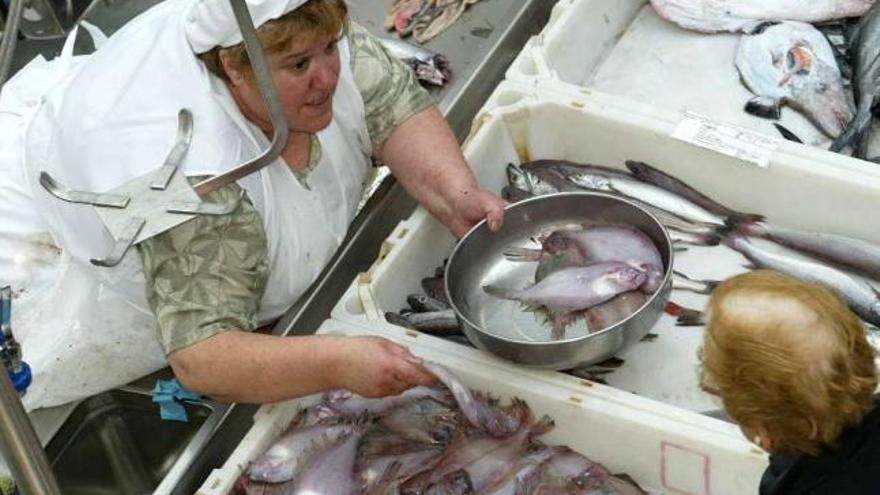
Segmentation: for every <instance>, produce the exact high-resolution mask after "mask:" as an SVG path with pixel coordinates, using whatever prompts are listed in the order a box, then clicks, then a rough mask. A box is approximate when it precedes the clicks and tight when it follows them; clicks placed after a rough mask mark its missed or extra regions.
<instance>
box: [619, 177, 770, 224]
mask: <svg viewBox="0 0 880 495" xmlns="http://www.w3.org/2000/svg"><path fill="white" fill-rule="evenodd" d="M626 168H628V169H629V170H630V171H631V172H632V173H633V175H634V176H635V177H636V178H637V179H638V180H640V181H643V182H647V183H649V184H653V185H655V186H657V187H659V188H661V189H664V190H666V191H668V192H670V193H672V194H673V195H675V196H678V197H681V198H684V199H685V200H686V201H688V202H689V203H691V204H693V205H696V206H697V207H699V208H702V209H704V210H706V211H708V212H711V213H714V214H715V215H718V216H719V217H723V218H727V219H730V220H731V221H733V222H741V221H746V220H761V219H762V218H763V217H762V216H761V215H755V214H752V213H742V212H740V211H737V210H733V209H731V208H728V207H726V206H724V205H722V204H721V203H719V202H717V201H715V200H714V199H712V198H710V197H708V196H706V195H705V194H703V193H701V192H700V191H698V190H697V189H696V188H694V187H692V186H690V185H689V184H687V183H686V182H684V181H682V180H680V179H678V178H677V177H674V176H672V175H670V174H667V173H666V172H664V171H662V170H660V169H659V168H657V167H653V166H651V165H649V164H647V163H645V162H639V161H635V160H627V161H626ZM682 216H683V217H684V218H689V217H688V216H687V215H682ZM706 223H709V224H712V225H717V222H716V221H708V222H706ZM680 230H687V229H680Z"/></svg>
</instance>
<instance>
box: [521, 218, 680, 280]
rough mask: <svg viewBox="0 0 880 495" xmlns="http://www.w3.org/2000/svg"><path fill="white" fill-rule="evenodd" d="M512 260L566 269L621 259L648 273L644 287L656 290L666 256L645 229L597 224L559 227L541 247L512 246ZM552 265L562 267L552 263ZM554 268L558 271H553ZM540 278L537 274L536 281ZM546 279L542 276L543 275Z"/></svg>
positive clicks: (661, 276) (661, 278)
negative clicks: (540, 263) (529, 248)
mask: <svg viewBox="0 0 880 495" xmlns="http://www.w3.org/2000/svg"><path fill="white" fill-rule="evenodd" d="M504 255H505V257H506V258H507V259H509V260H511V261H534V260H543V259H547V258H548V257H549V259H550V260H551V261H552V262H553V263H554V264H557V263H558V264H561V265H563V266H562V267H563V268H567V267H569V266H586V265H590V264H595V263H604V262H612V261H619V262H622V263H626V264H628V265H630V266H631V267H633V268H636V269H638V270H641V271H642V272H644V273H645V275H646V280H645V285H644V287H643V290H644V291H645V292H647V293H653V292H654V291H656V290H657V289H658V288H659V287H660V284H661V283H662V282H663V259H662V258H661V257H660V252H659V251H657V246H656V245H654V241H652V240H651V238H650V237H648V236H647V235H645V233H644V232H642V231H640V230H638V229H636V228H633V227H629V226H625V225H596V226H589V227H585V228H583V229H582V230H574V229H559V230H556V231H554V232H552V233H551V234H550V235H549V236H547V238H546V239H544V241H543V242H542V243H541V250H528V249H522V248H509V249H506V250H505V251H504ZM552 268H559V267H558V266H553V267H552ZM554 271H555V270H554ZM538 278H539V277H537V276H536V280H537V281H538V282H540V280H538ZM540 278H541V279H542V280H543V278H544V277H543V276H542V277H540Z"/></svg>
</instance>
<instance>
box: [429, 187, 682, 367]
mask: <svg viewBox="0 0 880 495" xmlns="http://www.w3.org/2000/svg"><path fill="white" fill-rule="evenodd" d="M584 223H590V224H591V223H598V224H624V225H629V226H632V227H635V228H638V229H640V230H641V231H642V232H644V233H645V234H646V235H647V236H648V237H650V238H651V239H652V240H653V241H654V244H655V245H656V246H657V250H658V251H659V252H660V256H661V257H662V259H663V264H664V268H665V269H664V276H663V283H662V285H661V287H660V288H659V289H658V290H657V291H656V292H654V294H652V295H651V296H650V297H649V298H648V300H647V301H646V302H645V304H644V306H642V307H641V308H640V309H639V310H637V311H636V312H635V313H633V314H632V315H630V316H629V317H628V318H626V319H624V320H623V321H620V322H618V323H617V324H615V325H612V326H610V327H607V328H605V329H604V330H600V331H598V332H595V333H589V331H588V330H587V328H586V324H585V323H584V321H583V320H580V321H578V322H576V323H573V324H571V325H570V326H569V327H568V329H567V330H566V333H565V338H564V339H562V340H551V337H550V324H549V323H548V322H545V321H542V319H541V316H539V314H538V313H535V312H532V311H528V310H526V309H525V308H524V307H523V306H522V305H521V304H519V303H518V302H516V301H508V300H505V299H499V298H497V297H494V296H491V295H489V294H487V293H486V292H485V291H484V290H483V286H484V285H488V284H492V285H496V286H500V287H512V288H522V287H526V286H528V285H530V284H531V283H533V281H534V275H535V267H536V264H535V263H534V262H532V263H528V262H512V261H508V260H507V259H506V258H505V257H504V255H503V254H502V253H503V251H504V250H505V249H507V248H509V247H511V246H521V247H531V248H540V246H539V245H537V244H536V243H535V242H534V241H533V240H532V238H535V237H538V236H540V235H542V234H547V233H549V232H550V231H552V230H554V229H557V228H560V227H564V226H566V225H572V224H584ZM672 259H673V247H672V241H671V240H670V238H669V235H668V233H667V232H666V229H665V228H664V227H663V225H662V224H661V223H660V222H659V221H658V220H657V219H656V218H655V217H654V216H653V215H651V214H650V213H648V212H647V211H645V210H644V209H643V208H641V207H640V206H638V205H636V204H635V203H633V202H631V201H627V200H626V199H623V198H620V197H617V196H612V195H609V194H602V193H593V192H574V193H562V194H553V195H548V196H538V197H535V198H531V199H527V200H525V201H522V202H519V203H516V204H513V205H510V206H508V207H507V209H506V210H505V213H504V226H503V227H502V228H501V231H499V232H491V231H490V230H489V227H488V225H487V224H486V222H485V220H484V221H483V222H481V223H479V224H478V225H477V226H475V227H474V228H473V229H471V231H470V232H468V233H467V235H465V236H464V238H462V239H461V241H459V243H458V245H457V246H456V247H455V250H454V251H453V252H452V256H451V257H450V258H449V261H448V263H447V265H446V294H447V297H448V298H449V301H450V302H451V304H452V308H453V310H455V313H456V315H457V316H458V319H459V321H460V322H461V326H462V329H463V330H464V333H465V335H467V337H468V339H469V340H470V341H471V342H472V343H473V344H474V345H475V346H477V347H478V348H480V349H482V350H484V351H488V352H491V353H493V354H496V355H498V356H500V357H502V358H505V359H509V360H511V361H515V362H517V363H521V364H523V365H526V366H529V367H535V368H545V369H556V370H562V369H571V368H577V367H580V366H586V365H589V364H593V363H597V362H600V361H603V360H605V359H608V358H610V357H611V356H613V355H614V354H616V353H618V352H620V351H621V350H623V349H624V348H626V347H628V346H630V345H632V344H635V343H636V342H638V341H639V340H641V339H642V338H643V337H644V336H645V335H646V334H647V333H648V332H649V330H650V329H651V327H653V326H654V324H655V323H656V322H657V320H658V319H659V318H660V315H661V314H662V313H663V309H664V307H665V306H666V303H667V301H668V300H669V293H670V292H671V291H672Z"/></svg>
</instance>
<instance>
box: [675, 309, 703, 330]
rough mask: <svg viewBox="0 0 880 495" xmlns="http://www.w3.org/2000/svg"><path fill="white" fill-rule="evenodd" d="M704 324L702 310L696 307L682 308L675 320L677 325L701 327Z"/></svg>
mask: <svg viewBox="0 0 880 495" xmlns="http://www.w3.org/2000/svg"><path fill="white" fill-rule="evenodd" d="M705 324H706V320H705V318H704V315H703V312H702V311H698V310H696V309H687V308H683V310H682V312H681V314H680V315H678V318H677V319H676V321H675V326H678V327H701V326H703V325H705Z"/></svg>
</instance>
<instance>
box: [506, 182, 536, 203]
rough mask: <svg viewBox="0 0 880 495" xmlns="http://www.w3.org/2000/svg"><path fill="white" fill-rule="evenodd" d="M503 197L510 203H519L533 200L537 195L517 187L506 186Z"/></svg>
mask: <svg viewBox="0 0 880 495" xmlns="http://www.w3.org/2000/svg"><path fill="white" fill-rule="evenodd" d="M501 197H502V198H504V199H505V200H506V201H507V202H509V203H518V202H520V201H522V200H524V199H529V198H533V197H535V195H534V194H532V193H530V192H529V191H526V190H524V189H520V188H518V187H516V186H504V187H503V188H502V189H501Z"/></svg>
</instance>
